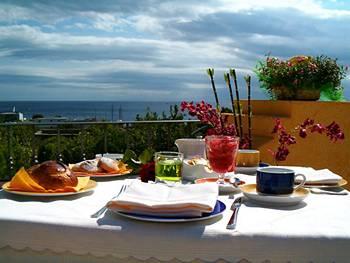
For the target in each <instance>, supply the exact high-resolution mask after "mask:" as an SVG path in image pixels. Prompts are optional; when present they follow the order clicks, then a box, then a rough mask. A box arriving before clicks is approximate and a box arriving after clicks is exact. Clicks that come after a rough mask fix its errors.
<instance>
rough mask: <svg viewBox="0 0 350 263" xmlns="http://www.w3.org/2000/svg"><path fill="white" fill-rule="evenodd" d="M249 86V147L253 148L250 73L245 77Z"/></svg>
mask: <svg viewBox="0 0 350 263" xmlns="http://www.w3.org/2000/svg"><path fill="white" fill-rule="evenodd" d="M244 79H245V81H246V83H247V88H248V139H249V149H252V105H251V102H250V94H251V88H250V83H251V77H250V76H249V75H248V76H246V77H245V78H244Z"/></svg>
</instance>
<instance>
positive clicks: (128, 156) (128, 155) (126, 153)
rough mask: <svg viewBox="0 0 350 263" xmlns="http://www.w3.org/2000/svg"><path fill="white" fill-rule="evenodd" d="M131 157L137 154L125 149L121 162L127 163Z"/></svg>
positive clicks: (135, 156)
mask: <svg viewBox="0 0 350 263" xmlns="http://www.w3.org/2000/svg"><path fill="white" fill-rule="evenodd" d="M131 159H134V160H135V159H137V155H136V153H135V152H134V151H132V150H130V149H127V150H126V151H125V153H124V157H123V160H122V161H123V162H124V163H127V162H129V161H131Z"/></svg>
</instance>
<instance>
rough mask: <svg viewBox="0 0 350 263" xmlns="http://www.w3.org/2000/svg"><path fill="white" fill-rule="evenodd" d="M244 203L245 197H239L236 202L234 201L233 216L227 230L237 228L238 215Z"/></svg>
mask: <svg viewBox="0 0 350 263" xmlns="http://www.w3.org/2000/svg"><path fill="white" fill-rule="evenodd" d="M242 201H243V197H238V198H236V199H235V201H233V203H232V206H231V210H232V215H231V218H230V220H229V221H228V223H227V226H226V229H235V228H236V224H237V215H238V211H239V208H240V207H241V205H242Z"/></svg>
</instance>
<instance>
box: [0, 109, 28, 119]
mask: <svg viewBox="0 0 350 263" xmlns="http://www.w3.org/2000/svg"><path fill="white" fill-rule="evenodd" d="M17 121H24V117H23V113H22V112H17V111H16V108H15V107H13V109H12V111H9V112H0V122H17Z"/></svg>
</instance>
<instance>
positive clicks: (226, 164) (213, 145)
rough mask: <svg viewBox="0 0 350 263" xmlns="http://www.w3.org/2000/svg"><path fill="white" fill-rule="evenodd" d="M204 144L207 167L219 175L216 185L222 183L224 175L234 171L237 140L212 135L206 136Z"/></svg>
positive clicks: (235, 138) (236, 138)
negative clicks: (207, 161)
mask: <svg viewBox="0 0 350 263" xmlns="http://www.w3.org/2000/svg"><path fill="white" fill-rule="evenodd" d="M205 142H206V151H207V158H208V160H209V165H210V167H211V168H212V169H213V171H214V172H217V173H218V174H219V179H218V183H224V177H225V173H226V172H232V171H234V170H235V167H236V155H237V151H238V148H239V138H238V137H233V136H221V135H218V136H216V135H213V136H207V137H206V138H205Z"/></svg>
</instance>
